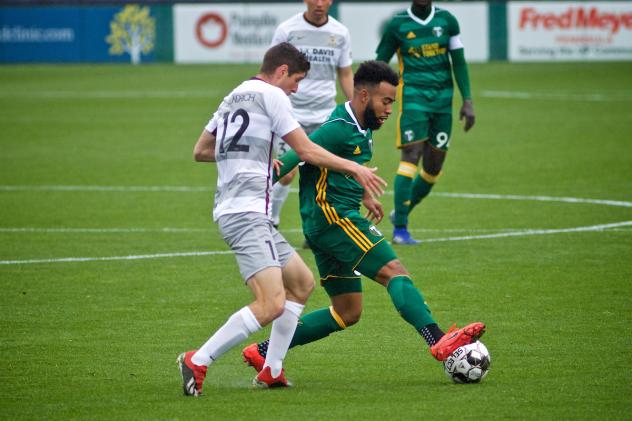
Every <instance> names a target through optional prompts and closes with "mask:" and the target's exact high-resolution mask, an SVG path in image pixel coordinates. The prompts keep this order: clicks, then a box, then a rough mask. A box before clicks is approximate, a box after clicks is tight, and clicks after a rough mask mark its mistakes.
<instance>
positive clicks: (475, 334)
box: [430, 322, 485, 361]
mask: <svg viewBox="0 0 632 421" xmlns="http://www.w3.org/2000/svg"><path fill="white" fill-rule="evenodd" d="M483 333H485V324H483V323H480V322H476V323H470V324H469V325H467V326H465V327H464V328H462V329H457V327H456V325H453V326H452V327H451V328H450V330H448V332H447V333H446V334H445V335H443V336H442V337H441V339H439V342H437V343H436V344H434V345H433V346H431V347H430V352H431V353H432V356H433V357H435V358H436V359H437V360H439V361H445V360H446V359H447V358H448V357H449V356H450V354H452V353H453V352H454V351H455V350H456V349H457V348H458V347H460V346H463V345H467V344H471V343H472V342H476V341H477V340H478V338H480V337H481V336H483Z"/></svg>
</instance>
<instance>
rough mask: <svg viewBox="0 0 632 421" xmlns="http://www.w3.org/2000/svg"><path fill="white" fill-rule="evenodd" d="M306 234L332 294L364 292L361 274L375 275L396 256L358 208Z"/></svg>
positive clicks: (324, 281) (319, 269)
mask: <svg viewBox="0 0 632 421" xmlns="http://www.w3.org/2000/svg"><path fill="white" fill-rule="evenodd" d="M305 237H306V238H307V242H308V243H309V245H310V247H311V249H312V252H313V253H314V257H315V259H316V266H317V267H318V272H319V274H320V282H321V285H322V286H323V287H324V288H325V291H327V294H328V295H329V296H330V297H333V296H335V295H340V294H345V293H349V292H362V284H361V282H360V274H362V275H364V276H366V277H368V278H371V279H375V277H376V275H377V273H378V272H379V271H380V269H382V267H383V266H384V265H386V264H387V263H388V262H390V261H392V260H395V259H397V256H396V255H395V252H394V251H393V248H392V247H391V245H390V244H389V242H388V241H386V239H385V238H384V236H383V235H382V233H381V232H380V231H379V230H378V229H377V228H376V227H375V225H373V224H372V223H371V222H370V221H368V220H367V219H366V218H363V217H362V216H361V215H360V213H358V212H351V213H349V214H347V215H346V216H345V217H344V218H341V219H340V220H338V221H337V222H336V223H333V224H331V225H329V226H327V227H325V228H324V229H323V230H321V231H318V232H316V233H311V234H305Z"/></svg>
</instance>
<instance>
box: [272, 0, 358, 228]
mask: <svg viewBox="0 0 632 421" xmlns="http://www.w3.org/2000/svg"><path fill="white" fill-rule="evenodd" d="M304 2H305V5H306V6H307V10H306V11H305V12H304V13H298V14H296V15H294V16H292V17H291V18H290V19H288V20H286V21H284V22H282V23H281V24H280V25H279V26H278V27H277V29H276V31H275V33H274V36H273V38H272V45H276V44H279V43H281V42H289V43H290V44H292V45H294V46H295V47H296V48H298V49H299V50H301V51H302V52H304V53H305V54H306V55H307V58H308V60H309V62H310V65H311V68H310V71H309V73H308V74H307V76H306V77H305V79H303V80H302V81H301V83H300V84H299V88H300V89H299V90H298V92H297V93H296V94H294V95H292V96H291V97H290V101H291V102H292V107H293V108H294V115H295V116H296V119H297V120H298V122H299V123H300V125H301V127H302V128H303V130H305V132H306V133H307V134H308V135H309V134H311V133H312V132H313V131H314V130H316V129H317V128H318V127H320V125H321V124H322V123H324V122H325V120H327V117H329V114H331V112H332V111H333V109H334V107H335V106H336V76H337V78H338V81H339V83H340V87H341V88H342V92H343V93H344V95H345V96H346V97H347V99H349V100H350V99H351V98H352V96H353V69H352V68H351V64H352V60H351V38H350V36H349V30H348V29H347V28H346V27H345V26H344V25H343V24H342V23H340V22H338V21H337V20H336V19H334V18H333V17H331V16H329V14H328V13H329V8H330V7H331V4H332V2H333V1H332V0H304ZM288 149H289V148H288V146H287V144H286V143H285V142H283V141H281V142H279V151H278V153H279V155H282V154H284V153H285V152H287V151H288ZM295 175H296V170H294V171H292V172H290V173H289V174H288V175H286V176H285V177H283V178H282V179H281V180H279V182H278V183H275V184H274V187H273V190H272V222H273V223H274V225H276V226H278V225H279V222H280V217H281V208H282V207H283V203H284V202H285V199H286V198H287V195H288V192H289V191H290V183H291V182H292V179H293V178H294V176H295Z"/></svg>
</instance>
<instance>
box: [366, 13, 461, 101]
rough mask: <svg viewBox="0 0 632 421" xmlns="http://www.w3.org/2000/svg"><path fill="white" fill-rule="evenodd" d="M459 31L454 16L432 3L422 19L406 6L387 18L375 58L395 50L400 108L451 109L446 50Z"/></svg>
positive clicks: (450, 69) (451, 89) (450, 74)
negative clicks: (425, 16) (389, 18)
mask: <svg viewBox="0 0 632 421" xmlns="http://www.w3.org/2000/svg"><path fill="white" fill-rule="evenodd" d="M459 32H460V29H459V24H458V22H457V20H456V18H455V17H454V16H453V15H452V14H451V13H450V12H448V11H447V10H443V9H440V8H438V7H434V6H432V9H431V12H430V14H429V15H428V17H427V18H426V19H425V20H422V19H421V18H419V17H417V16H415V15H414V14H413V12H412V10H411V9H410V8H409V9H408V10H405V11H402V12H399V13H397V14H396V15H395V16H394V17H393V18H392V19H391V20H390V21H389V23H388V24H387V26H386V28H385V30H384V34H383V35H382V40H381V41H380V44H379V45H378V47H377V50H376V52H377V59H378V60H382V61H385V62H387V63H388V62H389V61H390V60H391V58H392V57H393V54H395V53H397V58H398V60H399V73H400V95H403V97H402V98H401V99H402V102H401V103H402V104H403V108H404V109H407V108H410V109H418V110H422V111H438V112H451V106H452V96H453V91H454V89H453V84H452V66H451V64H450V57H449V51H450V41H451V38H452V37H454V36H456V35H458V34H459ZM454 47H456V46H453V48H454ZM459 47H461V46H459ZM459 47H457V48H459ZM402 88H403V92H402Z"/></svg>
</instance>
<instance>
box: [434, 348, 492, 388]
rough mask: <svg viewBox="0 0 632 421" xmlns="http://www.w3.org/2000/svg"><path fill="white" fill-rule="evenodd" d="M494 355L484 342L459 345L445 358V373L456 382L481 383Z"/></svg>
mask: <svg viewBox="0 0 632 421" xmlns="http://www.w3.org/2000/svg"><path fill="white" fill-rule="evenodd" d="M491 362H492V357H491V355H489V351H488V350H487V347H485V345H483V343H482V342H480V341H476V342H474V343H471V344H467V345H463V346H461V347H458V348H457V349H456V350H454V352H453V353H452V354H451V355H450V356H449V357H448V359H447V360H445V363H444V365H443V367H444V369H445V374H446V375H447V376H448V377H449V378H450V379H452V381H453V382H454V383H479V382H480V381H481V380H483V378H484V377H485V376H486V375H487V373H488V372H489V366H490V364H491Z"/></svg>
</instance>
